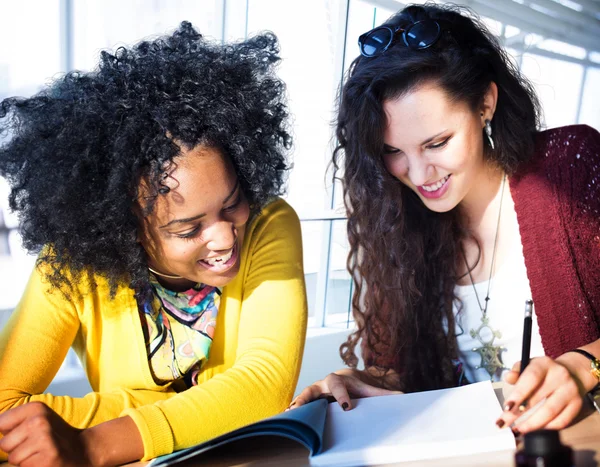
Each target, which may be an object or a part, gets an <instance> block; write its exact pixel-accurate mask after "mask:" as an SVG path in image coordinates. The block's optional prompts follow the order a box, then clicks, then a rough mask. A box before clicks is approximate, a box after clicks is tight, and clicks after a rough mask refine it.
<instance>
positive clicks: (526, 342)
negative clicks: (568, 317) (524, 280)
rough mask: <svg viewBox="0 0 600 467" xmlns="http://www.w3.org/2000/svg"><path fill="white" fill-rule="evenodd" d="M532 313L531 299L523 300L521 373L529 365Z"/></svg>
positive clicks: (525, 401)
mask: <svg viewBox="0 0 600 467" xmlns="http://www.w3.org/2000/svg"><path fill="white" fill-rule="evenodd" d="M532 315H533V300H525V319H524V320H523V348H522V350H521V373H520V374H523V372H524V371H525V368H527V365H529V352H530V350H531V317H532ZM526 407H527V400H524V401H523V402H522V403H521V405H520V406H519V410H520V411H521V412H523V411H525V408H526Z"/></svg>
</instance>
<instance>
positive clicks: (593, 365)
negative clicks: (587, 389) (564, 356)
mask: <svg viewBox="0 0 600 467" xmlns="http://www.w3.org/2000/svg"><path fill="white" fill-rule="evenodd" d="M567 352H575V353H578V354H579V355H583V356H584V357H585V358H587V359H588V360H589V361H590V373H591V374H592V375H593V376H595V377H596V379H597V380H598V384H597V385H596V387H595V388H594V390H595V389H598V388H599V387H600V360H598V359H597V358H596V357H594V356H593V355H592V354H591V353H589V352H587V351H585V350H582V349H573V350H568V351H567Z"/></svg>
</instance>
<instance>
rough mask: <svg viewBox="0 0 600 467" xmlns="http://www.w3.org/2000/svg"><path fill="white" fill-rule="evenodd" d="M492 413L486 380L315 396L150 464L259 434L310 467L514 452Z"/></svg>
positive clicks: (496, 409) (496, 411)
mask: <svg viewBox="0 0 600 467" xmlns="http://www.w3.org/2000/svg"><path fill="white" fill-rule="evenodd" d="M500 412H501V408H500V404H499V403H498V399H497V398H496V395H495V393H494V389H493V388H492V384H491V383H490V382H482V383H475V384H470V385H468V386H462V387H459V388H452V389H441V390H438V391H427V392H419V393H412V394H402V395H393V396H380V397H371V398H367V399H359V400H356V401H355V407H354V409H352V410H349V411H347V412H344V411H343V410H342V409H341V408H340V406H339V404H337V403H332V404H328V403H327V401H325V400H317V401H314V402H311V403H310V404H307V405H304V406H302V407H299V408H298V409H294V410H291V411H288V412H285V413H282V414H279V415H276V416H274V417H271V418H268V419H266V420H262V421H260V422H257V423H254V424H252V425H248V426H246V427H244V428H241V429H239V430H236V431H233V432H231V433H227V434H225V435H223V436H220V437H218V438H215V439H213V440H211V441H208V442H206V443H203V444H199V445H197V446H194V447H191V448H189V449H185V450H183V451H178V452H175V453H173V454H169V455H167V456H163V457H159V458H157V459H155V460H154V461H152V462H151V463H150V466H152V467H159V466H169V465H176V464H177V463H179V462H182V461H185V460H188V459H191V458H193V457H196V456H200V455H201V454H202V453H204V452H207V451H209V450H211V449H213V448H216V447H218V446H222V445H224V444H227V443H229V442H231V441H235V440H239V439H242V438H249V437H253V436H264V435H270V436H283V437H286V438H290V439H293V440H296V441H298V442H299V443H301V444H302V445H304V446H306V447H307V448H308V450H309V451H310V463H311V465H315V466H358V465H377V464H386V463H394V462H403V461H414V460H423V459H433V458H439V457H452V456H458V455H468V454H477V453H483V452H492V451H503V450H514V449H515V440H514V437H513V435H512V432H511V431H510V430H506V429H505V430H500V429H498V428H497V427H496V425H495V423H494V422H495V421H496V419H497V418H498V416H499V415H500Z"/></svg>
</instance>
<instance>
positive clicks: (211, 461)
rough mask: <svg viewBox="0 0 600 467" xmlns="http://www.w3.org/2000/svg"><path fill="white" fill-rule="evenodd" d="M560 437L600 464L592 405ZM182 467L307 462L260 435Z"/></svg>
mask: <svg viewBox="0 0 600 467" xmlns="http://www.w3.org/2000/svg"><path fill="white" fill-rule="evenodd" d="M496 395H497V396H498V399H499V401H500V403H501V404H502V402H503V400H504V396H503V394H502V387H501V386H500V385H497V386H496ZM560 436H561V440H562V442H563V443H564V444H567V445H569V446H570V447H571V448H572V449H573V452H574V455H575V465H576V466H577V467H583V466H586V467H587V466H595V467H597V466H600V413H598V412H597V411H595V410H593V409H592V408H591V407H586V409H584V410H583V411H582V413H581V414H580V416H579V417H578V419H577V420H576V421H575V423H574V424H572V425H571V426H570V427H569V428H566V429H564V430H562V431H561V434H560ZM144 465H146V463H142V462H137V463H135V464H130V466H129V467H134V466H135V467H141V466H144ZM180 465H181V466H182V467H200V466H206V467H208V466H211V467H225V466H246V467H250V466H252V467H254V466H263V465H264V466H272V467H275V466H280V467H304V466H308V465H309V463H308V450H306V449H304V448H303V447H301V446H300V445H299V444H297V443H295V442H293V441H291V440H286V439H282V438H275V437H261V438H255V439H250V440H242V441H240V442H237V443H230V444H228V445H226V446H223V447H221V448H219V449H216V450H214V451H211V452H209V453H206V454H203V455H202V458H201V459H200V460H194V461H190V462H187V463H185V464H180ZM390 465H395V466H400V467H449V466H453V467H458V466H460V467H463V466H464V467H469V466H473V467H475V466H481V465H486V466H491V467H513V466H514V452H513V451H501V452H495V453H492V454H490V453H487V454H476V455H471V456H461V457H452V458H442V459H434V460H429V461H418V462H402V463H398V464H390Z"/></svg>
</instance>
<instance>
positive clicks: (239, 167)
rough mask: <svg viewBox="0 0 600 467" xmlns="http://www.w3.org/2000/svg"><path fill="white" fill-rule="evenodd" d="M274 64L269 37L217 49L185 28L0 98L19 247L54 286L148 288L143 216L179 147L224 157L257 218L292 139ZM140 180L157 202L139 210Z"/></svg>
mask: <svg viewBox="0 0 600 467" xmlns="http://www.w3.org/2000/svg"><path fill="white" fill-rule="evenodd" d="M279 60H280V58H279V45H278V41H277V38H276V37H275V36H274V35H273V34H271V33H263V34H261V35H258V36H255V37H253V38H251V39H248V40H246V41H243V42H239V43H233V44H224V45H221V44H218V43H215V42H211V41H208V40H206V39H205V38H203V37H202V35H201V34H199V33H198V32H197V31H196V30H195V29H194V28H193V27H192V25H191V24H190V23H188V22H183V23H181V25H180V26H179V28H178V29H177V30H176V31H175V32H174V33H173V34H171V35H167V36H164V37H159V38H157V39H155V40H152V41H142V42H140V43H138V44H137V45H135V46H133V47H131V48H125V47H120V48H118V49H116V50H115V51H114V52H108V51H104V52H102V53H101V57H100V63H99V66H98V68H97V69H95V70H94V71H92V72H89V73H83V72H80V71H73V72H70V73H67V74H66V75H64V76H63V77H61V78H60V79H57V80H55V81H54V82H52V83H51V84H50V85H49V86H47V87H46V88H45V89H43V90H42V91H41V92H39V93H38V94H36V95H34V96H33V97H30V98H16V97H13V98H8V99H5V100H3V101H2V103H1V104H0V138H4V140H5V142H4V144H3V145H2V146H0V175H2V176H3V177H6V179H7V180H8V181H9V183H10V185H11V192H10V198H9V201H10V207H11V209H12V210H14V211H16V212H17V213H18V215H19V220H20V224H19V227H20V232H21V235H22V237H23V244H24V246H25V248H26V249H27V250H29V251H30V252H40V251H41V253H39V257H38V265H40V264H46V265H49V266H50V268H49V269H46V270H49V271H51V272H49V273H47V276H48V279H49V281H50V283H51V284H52V286H54V287H56V288H61V286H63V285H65V284H69V283H71V282H75V281H76V280H78V279H80V278H81V277H82V275H83V276H92V275H100V276H101V277H105V278H106V279H107V280H108V281H109V284H110V287H111V293H112V294H114V293H115V291H116V289H117V286H118V285H121V284H123V283H125V284H128V285H129V286H130V287H132V288H133V289H134V290H135V291H136V292H139V291H140V290H147V287H146V286H147V284H148V270H147V257H146V253H145V251H144V249H143V248H142V247H141V245H140V243H138V241H137V238H138V234H139V233H140V232H141V223H140V215H147V214H148V213H149V212H151V211H152V209H153V206H154V204H155V201H156V197H157V196H160V194H161V193H163V192H164V191H165V187H162V188H163V190H162V191H161V174H162V173H163V172H164V171H165V167H168V166H170V165H171V164H176V158H177V157H178V156H179V155H180V153H181V149H180V146H178V144H181V145H183V146H185V147H187V148H188V149H190V148H192V147H194V146H196V145H198V144H204V145H208V146H213V147H218V148H219V149H220V150H222V151H223V153H224V154H226V155H227V156H228V157H229V158H230V159H231V161H232V162H233V165H234V168H235V170H236V172H237V176H238V178H239V181H240V185H241V187H242V189H243V191H244V193H245V195H246V197H247V199H248V201H249V203H250V205H251V206H254V208H255V210H260V206H261V205H263V204H264V203H265V201H266V200H268V199H269V198H271V197H273V196H276V195H279V194H281V192H282V190H283V185H284V181H285V175H286V171H287V167H288V166H287V159H286V157H287V152H288V150H289V148H290V147H291V137H290V133H289V132H288V126H287V125H288V123H287V117H288V111H287V107H286V104H285V88H284V84H283V83H282V82H281V81H280V80H279V79H278V78H277V77H276V76H275V74H274V68H275V66H276V64H277V63H278V62H279ZM0 140H1V139H0ZM175 141H176V142H177V144H176V143H175ZM142 179H144V180H147V182H148V185H149V186H150V187H151V189H152V190H153V191H154V196H151V197H150V198H149V199H146V201H145V202H143V204H144V205H142V206H140V205H139V204H138V188H139V186H140V181H141V180H142ZM140 208H141V209H140ZM136 213H142V214H136ZM45 246H48V247H47V248H44V247H45ZM67 271H68V273H67ZM61 290H62V288H61Z"/></svg>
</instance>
